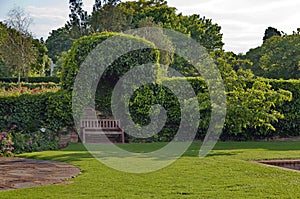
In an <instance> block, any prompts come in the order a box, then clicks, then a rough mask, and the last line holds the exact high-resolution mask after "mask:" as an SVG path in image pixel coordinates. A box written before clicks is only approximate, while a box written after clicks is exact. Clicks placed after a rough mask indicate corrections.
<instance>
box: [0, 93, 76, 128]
mask: <svg viewBox="0 0 300 199" xmlns="http://www.w3.org/2000/svg"><path fill="white" fill-rule="evenodd" d="M72 125H73V120H72V107H71V96H70V94H68V93H67V92H65V91H58V92H56V93H41V94H35V95H31V94H24V95H20V96H17V97H0V130H2V131H8V130H10V128H12V127H13V126H16V128H15V129H16V131H23V132H28V133H30V132H35V131H37V130H38V129H39V128H41V127H46V128H47V129H50V130H52V131H54V132H58V131H59V130H60V129H62V128H64V127H71V126H72Z"/></svg>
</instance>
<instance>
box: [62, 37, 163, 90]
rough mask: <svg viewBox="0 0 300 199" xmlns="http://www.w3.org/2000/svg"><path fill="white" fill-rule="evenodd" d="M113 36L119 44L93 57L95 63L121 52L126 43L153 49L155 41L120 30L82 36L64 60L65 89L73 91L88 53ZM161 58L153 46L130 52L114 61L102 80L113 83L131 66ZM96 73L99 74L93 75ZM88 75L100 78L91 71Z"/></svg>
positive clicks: (155, 61) (63, 77)
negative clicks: (123, 32)
mask: <svg viewBox="0 0 300 199" xmlns="http://www.w3.org/2000/svg"><path fill="white" fill-rule="evenodd" d="M110 37H115V38H117V39H118V41H119V43H118V44H119V46H115V45H118V44H116V43H114V45H113V47H111V48H110V49H108V48H109V46H107V49H106V50H107V51H106V52H107V53H106V54H103V55H98V56H97V58H94V60H93V62H94V63H102V62H103V60H104V59H105V58H107V57H109V56H112V55H113V54H114V53H116V54H117V53H119V51H120V49H123V48H124V45H128V46H137V45H139V46H140V45H142V46H148V47H149V46H150V47H152V48H154V44H153V43H150V42H149V41H147V40H144V39H142V38H137V37H133V36H130V35H125V34H120V33H96V34H93V35H90V36H85V37H81V38H80V39H78V40H77V41H75V42H74V44H73V46H72V48H71V49H70V51H69V52H68V55H67V57H66V59H65V61H64V64H63V68H62V74H61V83H62V87H63V89H68V90H72V88H73V84H74V81H75V78H76V75H77V73H78V70H79V67H80V66H81V64H82V63H83V61H84V60H85V59H86V57H87V56H88V54H89V53H90V52H91V51H92V50H93V49H94V48H95V47H96V46H98V45H99V44H100V43H102V42H103V41H105V40H107V39H108V38H110ZM158 60H159V51H157V50H154V49H151V48H146V49H141V50H136V51H131V52H128V53H127V54H125V55H123V56H121V57H119V58H118V59H117V60H115V61H114V62H113V63H112V65H111V66H109V67H108V68H107V69H106V71H105V73H104V75H103V76H102V81H106V82H107V81H109V83H110V84H111V85H114V84H115V83H116V82H117V80H118V78H119V77H120V76H121V75H122V74H125V72H127V71H128V70H129V69H130V68H132V67H134V66H138V65H141V64H144V63H158ZM93 75H96V76H95V77H93ZM87 78H97V74H88V76H87Z"/></svg>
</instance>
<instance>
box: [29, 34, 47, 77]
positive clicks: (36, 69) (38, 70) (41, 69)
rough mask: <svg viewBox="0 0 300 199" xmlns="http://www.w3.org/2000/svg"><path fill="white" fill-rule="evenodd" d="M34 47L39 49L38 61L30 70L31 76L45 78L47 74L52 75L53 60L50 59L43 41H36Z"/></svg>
mask: <svg viewBox="0 0 300 199" xmlns="http://www.w3.org/2000/svg"><path fill="white" fill-rule="evenodd" d="M33 45H34V47H35V48H36V49H37V52H38V54H37V60H36V63H34V64H33V65H32V66H31V68H30V74H31V75H34V76H35V75H38V76H45V75H46V73H48V74H49V73H50V65H51V59H50V58H49V57H48V55H47V52H48V49H47V47H46V46H45V44H43V40H42V38H41V40H38V39H34V40H33Z"/></svg>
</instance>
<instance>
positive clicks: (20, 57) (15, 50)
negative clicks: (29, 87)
mask: <svg viewBox="0 0 300 199" xmlns="http://www.w3.org/2000/svg"><path fill="white" fill-rule="evenodd" d="M5 23H6V26H8V27H9V28H7V31H6V33H4V35H3V36H2V37H3V38H4V39H3V41H2V44H1V47H0V51H1V57H2V59H3V60H4V62H5V64H6V65H7V66H9V67H10V68H12V69H13V70H15V71H17V76H18V82H19V83H20V78H21V74H23V75H24V76H25V78H26V79H27V80H28V72H29V70H30V66H31V65H32V64H33V63H34V62H35V61H36V56H37V50H36V48H35V47H34V45H33V43H32V37H31V34H30V31H29V26H30V25H31V23H32V19H31V18H30V16H29V15H28V14H27V13H25V11H24V10H23V9H22V8H20V7H15V8H13V9H12V10H10V11H9V12H8V19H7V20H5Z"/></svg>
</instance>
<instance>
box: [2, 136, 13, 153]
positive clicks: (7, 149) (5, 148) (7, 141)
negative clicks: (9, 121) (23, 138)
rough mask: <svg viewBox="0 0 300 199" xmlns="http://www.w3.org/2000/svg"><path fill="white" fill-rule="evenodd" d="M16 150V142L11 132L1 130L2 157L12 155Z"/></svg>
mask: <svg viewBox="0 0 300 199" xmlns="http://www.w3.org/2000/svg"><path fill="white" fill-rule="evenodd" d="M13 152H14V142H13V141H12V134H11V133H10V132H1V134H0V157H1V156H5V157H11V156H13Z"/></svg>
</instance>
